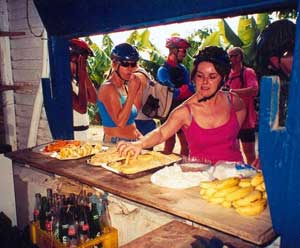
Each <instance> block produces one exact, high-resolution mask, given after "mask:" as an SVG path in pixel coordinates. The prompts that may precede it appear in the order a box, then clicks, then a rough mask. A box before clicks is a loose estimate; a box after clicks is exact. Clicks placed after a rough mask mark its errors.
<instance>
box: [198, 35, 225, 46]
mask: <svg viewBox="0 0 300 248" xmlns="http://www.w3.org/2000/svg"><path fill="white" fill-rule="evenodd" d="M207 46H221V44H220V33H219V31H216V32H213V33H211V34H210V35H209V36H208V37H206V39H205V40H204V41H203V43H202V44H201V48H205V47H207Z"/></svg>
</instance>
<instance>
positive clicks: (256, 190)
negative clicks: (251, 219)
mask: <svg viewBox="0 0 300 248" xmlns="http://www.w3.org/2000/svg"><path fill="white" fill-rule="evenodd" d="M200 195H201V197H202V198H203V199H205V200H207V201H208V202H210V203H215V204H221V205H222V206H223V207H225V208H231V207H233V208H235V210H236V211H237V212H238V213H239V214H241V215H244V216H254V215H258V214H260V213H261V212H262V211H263V210H264V209H265V207H266V204H267V193H266V188H265V183H264V178H263V175H262V173H261V172H258V173H257V174H256V175H255V176H253V177H251V178H242V179H240V178H237V177H230V178H227V179H223V180H214V181H205V182H201V183H200Z"/></svg>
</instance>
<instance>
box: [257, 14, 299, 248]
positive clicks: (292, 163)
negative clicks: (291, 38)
mask: <svg viewBox="0 0 300 248" xmlns="http://www.w3.org/2000/svg"><path fill="white" fill-rule="evenodd" d="M298 14H299V11H298ZM296 30H297V35H296V44H295V50H294V56H293V58H294V59H293V72H292V80H291V82H290V89H289V99H288V112H287V120H286V127H278V125H277V122H278V119H277V116H278V115H277V112H278V89H279V81H278V78H277V79H276V78H270V77H268V78H263V79H262V81H261V96H263V97H261V109H260V129H259V153H260V158H261V163H262V170H263V174H264V177H265V183H266V190H267V193H268V202H269V206H270V211H271V218H272V222H273V227H274V230H275V232H277V233H278V234H279V235H280V236H281V244H280V246H281V247H282V248H295V247H298V246H299V244H300V193H299V190H300V142H299V140H300V97H299V96H300V75H299V73H300V63H299V59H300V42H299V41H300V33H299V32H300V22H299V17H298V20H297V29H296Z"/></svg>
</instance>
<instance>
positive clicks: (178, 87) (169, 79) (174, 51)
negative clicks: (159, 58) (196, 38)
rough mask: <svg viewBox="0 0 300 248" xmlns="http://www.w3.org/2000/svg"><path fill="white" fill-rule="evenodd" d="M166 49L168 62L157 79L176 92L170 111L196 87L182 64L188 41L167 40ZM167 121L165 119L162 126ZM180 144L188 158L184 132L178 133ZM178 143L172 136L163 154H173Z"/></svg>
mask: <svg viewBox="0 0 300 248" xmlns="http://www.w3.org/2000/svg"><path fill="white" fill-rule="evenodd" d="M166 47H167V48H168V49H169V55H168V58H167V61H166V62H165V63H164V64H163V65H162V66H161V67H160V68H159V69H158V71H157V79H158V81H159V82H160V83H161V84H164V85H167V86H169V87H170V88H172V89H173V90H174V94H173V100H172V105H171V109H170V111H172V110H173V109H174V108H176V107H177V106H179V105H180V104H181V103H183V102H184V101H185V100H186V99H188V98H189V97H190V96H191V95H192V94H193V93H194V92H195V89H194V85H193V84H192V83H191V81H190V76H189V71H188V70H187V68H186V67H185V66H184V65H183V64H182V61H183V59H184V58H185V56H186V50H187V49H188V48H189V47H190V44H189V43H188V41H187V40H185V39H183V38H180V37H175V36H174V37H170V38H168V39H167V40H166ZM165 120H166V119H163V120H162V121H161V122H162V124H163V123H164V122H165ZM177 137H178V139H179V142H180V146H181V149H180V154H181V155H183V156H188V154H189V151H188V145H187V142H186V138H185V136H184V133H183V131H182V130H181V129H180V130H178V132H177ZM175 142H176V135H173V136H171V137H170V138H169V139H167V140H166V141H165V146H164V150H163V152H164V153H165V154H170V153H172V152H173V149H174V146H175Z"/></svg>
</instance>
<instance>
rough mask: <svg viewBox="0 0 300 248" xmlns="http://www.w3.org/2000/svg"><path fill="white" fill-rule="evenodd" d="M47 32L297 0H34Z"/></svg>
mask: <svg viewBox="0 0 300 248" xmlns="http://www.w3.org/2000/svg"><path fill="white" fill-rule="evenodd" d="M34 3H35V5H36V7H37V10H38V12H39V14H40V16H41V19H42V21H43V23H44V26H45V28H46V30H47V32H48V35H49V36H51V35H55V36H65V37H69V38H70V37H81V36H88V35H91V34H97V33H98V34H99V33H109V32H116V31H121V30H127V29H136V28H141V27H148V26H155V25H161V24H167V23H174V22H182V21H188V20H200V19H209V18H220V17H228V16H237V15H243V14H253V13H257V12H266V11H271V10H278V9H285V8H291V7H296V6H297V0H226V1H207V0H193V1H186V0H151V1H149V0H139V1H135V2H134V4H133V3H132V2H131V1H130V0H88V1H82V0H51V1H45V0H34Z"/></svg>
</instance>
